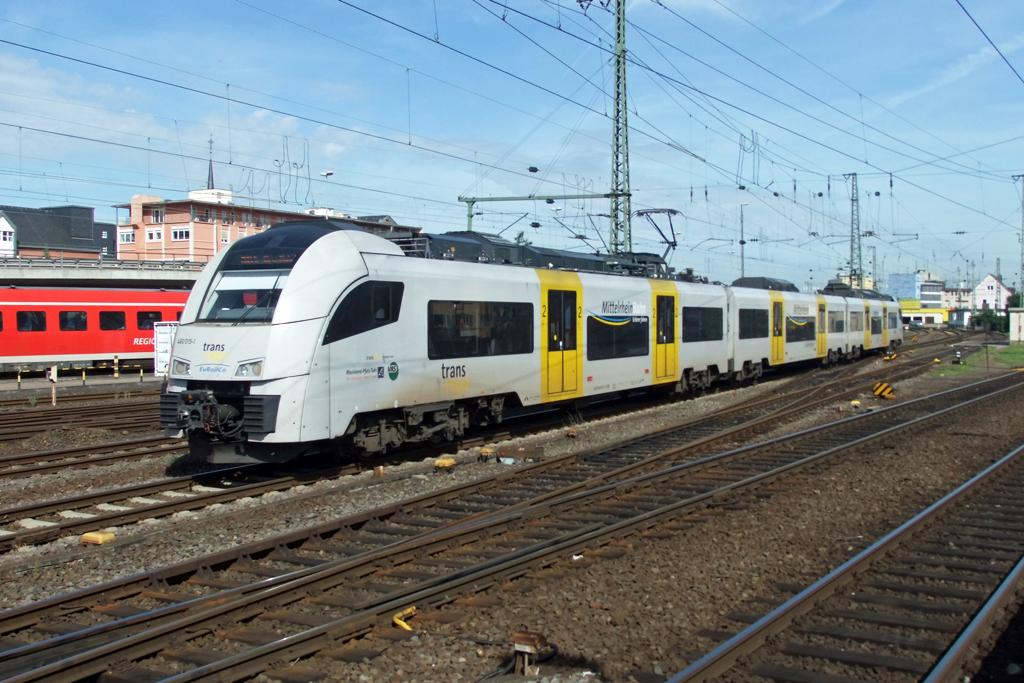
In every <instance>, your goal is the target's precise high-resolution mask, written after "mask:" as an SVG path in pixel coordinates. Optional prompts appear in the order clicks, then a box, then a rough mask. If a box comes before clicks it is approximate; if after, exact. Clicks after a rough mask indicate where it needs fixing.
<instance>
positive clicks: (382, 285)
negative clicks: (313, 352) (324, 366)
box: [323, 282, 405, 344]
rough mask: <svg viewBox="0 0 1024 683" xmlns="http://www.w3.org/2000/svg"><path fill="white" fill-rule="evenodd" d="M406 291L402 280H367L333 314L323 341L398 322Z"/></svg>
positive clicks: (335, 339)
mask: <svg viewBox="0 0 1024 683" xmlns="http://www.w3.org/2000/svg"><path fill="white" fill-rule="evenodd" d="M404 292H405V285H404V284H403V283H401V282H364V283H362V284H361V285H359V286H357V287H356V288H355V289H353V290H352V291H351V292H349V293H348V296H346V297H345V298H344V299H343V300H342V302H341V304H340V305H339V306H338V310H336V311H335V312H334V315H333V316H331V322H329V323H328V324H327V332H326V333H325V334H324V342H323V343H324V344H330V343H331V342H336V341H339V340H341V339H347V338H349V337H354V336H355V335H357V334H362V333H363V332H368V331H370V330H374V329H377V328H378V327H383V326H384V325H390V324H391V323H393V322H397V321H398V314H399V313H400V312H401V310H402V294H403V293H404Z"/></svg>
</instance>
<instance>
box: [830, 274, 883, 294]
mask: <svg viewBox="0 0 1024 683" xmlns="http://www.w3.org/2000/svg"><path fill="white" fill-rule="evenodd" d="M836 279H837V280H839V281H840V282H842V283H844V284H847V285H849V286H851V287H853V282H852V280H851V278H850V274H849V273H839V274H838V275H836ZM858 289H870V290H872V291H874V289H875V279H874V278H873V277H867V276H866V275H865V276H864V277H862V278H861V284H860V287H859V288H858Z"/></svg>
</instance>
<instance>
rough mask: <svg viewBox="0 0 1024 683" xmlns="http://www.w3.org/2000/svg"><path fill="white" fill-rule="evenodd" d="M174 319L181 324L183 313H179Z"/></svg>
mask: <svg viewBox="0 0 1024 683" xmlns="http://www.w3.org/2000/svg"><path fill="white" fill-rule="evenodd" d="M174 319H175V320H177V321H178V322H179V323H180V322H181V311H178V312H176V313H175V314H174Z"/></svg>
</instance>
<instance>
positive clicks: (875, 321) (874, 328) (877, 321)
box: [871, 315, 882, 334]
mask: <svg viewBox="0 0 1024 683" xmlns="http://www.w3.org/2000/svg"><path fill="white" fill-rule="evenodd" d="M871 334H882V316H879V315H873V316H871Z"/></svg>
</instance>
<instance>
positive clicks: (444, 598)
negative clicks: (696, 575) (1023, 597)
mask: <svg viewBox="0 0 1024 683" xmlns="http://www.w3.org/2000/svg"><path fill="white" fill-rule="evenodd" d="M992 383H993V380H988V381H986V382H983V383H981V384H985V385H989V384H992ZM1019 386H1020V385H1018V384H1014V385H1012V386H1010V387H1006V388H1003V389H1001V390H998V391H997V392H994V393H990V394H987V395H985V396H981V397H977V398H974V399H971V400H969V401H966V402H963V403H961V404H959V405H957V406H954V407H951V408H947V409H946V410H944V411H940V412H937V413H931V414H928V415H925V416H923V417H918V418H914V419H912V420H910V421H909V422H906V423H904V424H902V425H898V426H895V427H889V428H887V429H884V430H882V431H878V432H876V433H874V434H871V435H869V436H866V437H863V438H861V439H858V440H856V441H853V442H850V443H847V444H843V445H842V446H839V447H836V448H832V449H829V450H826V451H822V452H820V453H818V454H816V455H813V456H810V457H806V458H802V459H800V460H799V461H797V462H793V463H789V464H787V465H786V466H784V467H783V468H778V471H775V472H767V473H761V474H758V475H756V476H754V477H748V478H747V479H746V480H744V481H741V482H735V483H733V484H730V485H729V486H728V487H719V488H713V489H712V490H709V491H706V492H705V493H703V494H701V495H699V496H695V497H692V498H691V499H688V500H684V501H676V502H674V503H672V504H670V505H667V506H662V507H660V508H658V509H656V510H652V511H648V512H645V513H643V514H640V515H637V516H634V517H632V518H630V519H627V520H624V521H621V522H619V523H617V524H613V525H611V526H605V527H603V528H593V525H591V526H587V525H583V526H581V527H580V528H577V529H574V530H572V531H571V532H570V533H569V534H568V536H567V537H564V538H559V539H555V540H553V541H546V542H543V543H540V544H534V545H533V546H530V549H529V552H528V553H526V554H524V553H523V551H522V550H520V551H513V552H512V553H511V554H510V556H505V557H499V558H497V559H495V560H493V561H491V562H485V563H483V564H482V565H478V566H476V567H472V568H469V569H466V570H464V571H458V572H455V573H453V574H451V575H445V576H440V577H438V578H436V579H435V580H433V581H426V582H421V583H419V584H416V585H415V586H414V587H413V588H412V589H410V590H414V591H415V592H414V593H413V594H411V595H400V596H396V595H395V594H390V595H385V596H383V597H382V600H384V601H383V602H379V604H376V605H368V606H367V609H366V610H363V611H360V612H357V613H356V614H353V615H350V616H349V617H344V618H342V619H340V620H338V621H335V622H332V623H330V624H327V625H324V626H321V627H317V628H313V629H310V630H307V631H304V632H303V633H300V634H296V635H294V636H290V637H287V638H285V639H283V640H281V641H278V642H276V643H273V644H270V645H266V646H262V647H257V648H255V649H254V650H252V651H250V654H252V653H256V652H259V654H260V656H261V658H263V659H264V660H265V659H266V657H270V658H272V659H273V658H278V659H280V658H283V657H287V658H289V659H291V658H295V657H299V656H304V655H307V654H311V653H312V652H315V651H316V650H318V649H321V648H322V647H324V643H322V642H313V645H312V650H308V649H307V648H308V647H309V645H310V643H311V642H312V641H316V640H317V639H319V638H321V637H327V638H329V640H332V641H333V640H335V639H337V638H340V637H343V635H344V634H350V630H351V629H354V630H351V633H354V632H356V631H359V630H360V629H363V628H365V627H366V625H367V624H368V623H371V622H372V621H374V620H375V619H376V618H377V617H379V616H380V615H382V614H386V613H389V612H390V611H391V610H394V609H397V608H400V607H402V606H407V605H408V604H411V603H415V604H418V605H423V604H428V605H436V604H442V603H446V602H450V601H451V600H453V599H455V597H457V596H458V594H459V593H460V592H471V593H472V592H478V591H479V590H482V589H483V588H486V587H487V586H489V585H493V584H494V582H495V581H497V580H500V579H507V578H512V577H514V576H517V575H520V574H522V573H524V572H526V571H528V570H529V568H531V567H534V566H536V565H537V564H538V562H540V563H542V564H543V562H545V561H548V560H551V561H553V559H552V558H554V557H557V556H561V555H564V554H565V553H566V552H568V551H572V550H579V549H583V548H586V547H589V546H590V545H592V544H595V543H596V544H597V545H604V544H606V543H608V542H609V541H610V540H613V539H614V538H616V537H618V536H621V535H628V534H630V533H633V532H634V531H635V530H636V529H638V528H647V527H649V526H652V525H653V524H656V523H658V522H660V521H662V520H664V519H665V518H667V517H671V516H676V515H678V514H679V513H680V512H681V511H684V510H688V509H693V508H694V507H696V506H700V505H703V504H706V503H707V502H709V501H710V500H712V499H714V498H715V497H716V496H721V495H722V493H723V492H725V491H729V490H734V489H735V488H738V487H740V486H746V487H749V486H754V485H757V484H760V483H763V482H764V481H768V480H771V479H774V478H777V477H778V476H783V475H784V474H785V473H787V472H791V471H794V470H795V469H797V468H800V467H805V466H807V465H809V464H813V463H815V462H819V461H821V460H822V459H823V458H826V457H831V456H833V455H835V454H837V453H839V452H843V451H846V450H847V449H849V448H853V447H855V446H857V445H861V444H863V443H866V442H867V441H869V440H871V439H875V438H879V437H880V436H884V435H886V434H891V433H893V432H894V431H896V430H898V429H906V428H908V427H911V426H914V425H918V424H921V423H923V422H926V421H930V420H933V419H936V418H938V417H941V416H942V415H945V414H947V413H948V412H949V411H952V410H958V409H961V408H964V407H967V406H970V405H976V404H977V403H978V402H980V401H984V400H988V399H991V398H993V397H995V396H1001V395H1002V394H1003V393H1005V392H1008V391H1012V390H1015V389H1017V388H1019ZM964 390H965V388H961V389H954V390H949V391H947V392H942V394H939V395H935V396H932V397H926V398H923V399H918V401H925V400H930V399H935V398H937V397H938V396H945V397H947V398H950V397H952V395H953V394H956V393H963V391H964ZM909 405H911V404H910V402H908V403H906V404H901V405H898V406H893V407H892V408H889V409H886V411H879V412H878V413H875V414H868V415H861V416H857V417H855V418H850V419H848V420H845V421H843V422H846V423H852V422H858V421H865V420H869V419H874V418H877V417H879V416H880V415H881V414H882V413H885V412H889V411H895V410H898V409H904V410H905V409H906V408H907V406H909ZM808 431H819V430H818V429H815V430H808ZM782 440H785V438H784V437H783V438H780V439H779V440H776V441H782ZM741 450H749V449H741ZM723 455H724V454H723ZM720 457H721V456H718V457H717V458H716V459H718V458H720ZM698 464H699V463H689V464H688V465H686V466H680V467H679V468H677V471H682V470H683V469H685V468H687V467H690V468H693V467H696V466H698ZM656 476H657V478H660V479H664V478H665V477H664V474H663V473H656V475H645V476H644V477H643V478H644V479H646V480H647V481H648V482H651V481H653V480H654V479H655V477H656ZM637 483H638V482H632V484H633V485H634V486H635V485H637ZM605 493H606V492H604V491H597V492H592V493H590V494H589V495H590V497H591V498H597V499H600V498H601V497H602V496H604V494H605ZM565 509H566V507H565V504H564V503H563V504H562V505H560V506H558V508H557V509H555V507H553V506H548V507H547V509H546V511H545V510H541V511H534V512H533V514H530V515H526V514H525V513H523V512H515V513H508V512H503V513H500V514H496V515H494V516H492V517H491V518H487V519H481V520H476V521H474V522H472V523H470V524H461V525H459V526H456V527H453V528H449V529H445V530H443V531H440V532H434V536H433V538H428V539H424V542H427V543H428V546H427V548H426V552H428V553H429V552H435V553H436V552H441V551H442V550H444V549H446V548H450V546H451V540H452V539H451V537H452V535H453V534H457V535H466V534H474V533H477V532H480V531H481V530H482V529H483V530H484V531H485V532H486V531H489V530H490V528H493V527H495V525H506V526H511V525H514V524H516V523H521V522H522V520H524V519H529V520H530V521H532V522H536V520H537V517H538V516H539V515H541V514H547V515H549V516H553V517H555V518H564V512H565ZM598 526H600V525H598ZM484 527H487V529H484ZM431 541H432V542H431ZM409 543H410V544H411V543H412V541H410V542H409ZM422 552H423V549H420V553H421V554H422ZM365 560H366V558H356V559H352V560H345V561H341V562H340V563H333V564H334V566H333V567H331V569H330V570H328V569H327V565H324V567H321V568H320V569H319V571H314V570H305V571H303V572H298V573H295V574H289V575H286V576H283V577H278V578H277V579H273V580H270V581H268V582H266V583H265V584H264V585H266V586H269V585H270V583H272V582H274V581H277V582H279V585H277V586H274V587H270V588H267V589H266V590H264V591H263V592H261V593H258V594H256V595H252V594H250V595H248V596H241V595H240V593H241V592H242V591H241V590H239V589H236V591H235V593H236V595H235V599H232V597H231V596H228V595H225V594H221V595H219V596H216V597H218V598H219V599H218V600H210V599H203V600H197V601H194V603H191V604H193V605H198V604H199V603H200V602H204V603H205V604H206V605H207V606H209V609H207V610H206V611H203V612H201V613H199V614H192V615H191V616H188V617H186V618H185V619H184V620H181V621H178V622H171V623H167V624H164V625H162V626H159V627H157V628H155V629H153V630H152V631H146V632H143V633H141V634H138V635H135V636H130V637H128V638H127V639H125V640H123V641H121V642H120V643H115V644H111V645H107V646H103V647H100V648H98V649H97V650H94V651H89V652H85V653H80V654H77V655H73V656H72V657H71V658H70V659H68V660H65V661H64V662H62V663H61V664H60V665H59V666H58V665H52V666H50V667H44V668H43V669H39V670H38V671H36V672H29V673H26V674H24V676H23V677H20V678H17V679H13V680H19V681H21V680H37V679H38V676H42V675H44V674H45V673H49V674H52V675H54V676H55V678H54V679H52V680H76V678H74V676H70V677H66V678H65V677H62V674H67V673H68V671H67V667H71V666H73V665H77V664H83V665H85V666H86V669H88V670H89V671H93V673H96V671H94V670H93V669H95V667H96V666H100V665H105V663H106V662H107V659H108V657H110V656H112V654H113V651H111V648H114V650H116V649H117V648H118V647H119V646H124V647H127V648H128V649H129V654H128V655H127V658H128V659H138V658H140V657H145V656H148V655H149V654H152V653H153V652H155V651H158V650H160V649H162V648H163V647H164V646H165V645H166V643H165V642H163V641H161V638H163V636H165V635H167V634H168V633H172V632H176V633H179V634H185V633H187V634H188V635H187V636H184V635H182V636H179V637H185V639H186V640H191V639H194V638H196V637H199V636H200V635H203V634H207V633H210V632H211V631H210V629H209V628H208V627H205V626H203V625H202V624H203V623H217V624H218V625H221V626H223V625H224V624H225V623H226V622H225V619H227V618H228V616H229V615H230V616H231V618H232V619H247V618H249V617H252V616H257V615H258V614H259V613H260V611H259V608H258V606H257V605H258V603H259V601H265V600H269V601H271V602H272V603H273V604H276V605H281V604H286V603H288V602H290V601H293V600H297V599H301V597H302V596H303V595H307V594H309V592H310V590H313V589H315V592H320V591H322V590H325V589H328V588H330V587H332V586H333V585H337V583H338V582H339V581H343V580H344V577H343V576H340V575H341V574H344V573H353V571H354V563H361V562H364V561H365ZM328 572H329V575H328ZM356 574H357V575H362V574H359V573H358V572H356ZM325 575H326V576H325ZM398 592H400V591H396V592H395V593H398ZM229 593H230V591H229ZM289 594H290V595H291V597H288V595H289ZM257 595H258V596H259V597H257ZM211 603H212V605H211ZM179 607H181V606H179ZM150 616H151V617H155V616H156V615H155V614H154V615H150ZM175 623H177V624H178V626H175ZM122 661H124V660H122ZM236 664H240V661H239V660H237V658H230V659H227V660H223V661H221V662H218V663H216V664H210V665H207V666H203V667H200V668H199V669H197V670H195V671H193V672H190V673H189V674H185V675H183V676H184V677H176V678H175V679H173V680H198V679H199V678H200V677H202V676H207V675H209V676H221V675H227V670H228V669H229V668H230V669H231V671H230V673H231V676H232V677H237V676H244V675H251V674H252V673H258V672H259V671H256V670H254V669H251V668H247V667H250V666H251V665H248V664H247V665H245V666H238V667H236V666H235V665H236ZM265 665H266V661H263V662H262V663H261V664H259V665H258V666H257V669H259V670H263V668H265ZM54 667H57V668H56V669H55V668H54ZM89 667H93V669H89ZM260 667H262V668H260ZM58 669H60V671H58ZM83 673H85V672H83V671H81V670H80V671H79V672H78V673H77V674H75V675H82V674H83ZM218 680H219V679H218Z"/></svg>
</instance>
